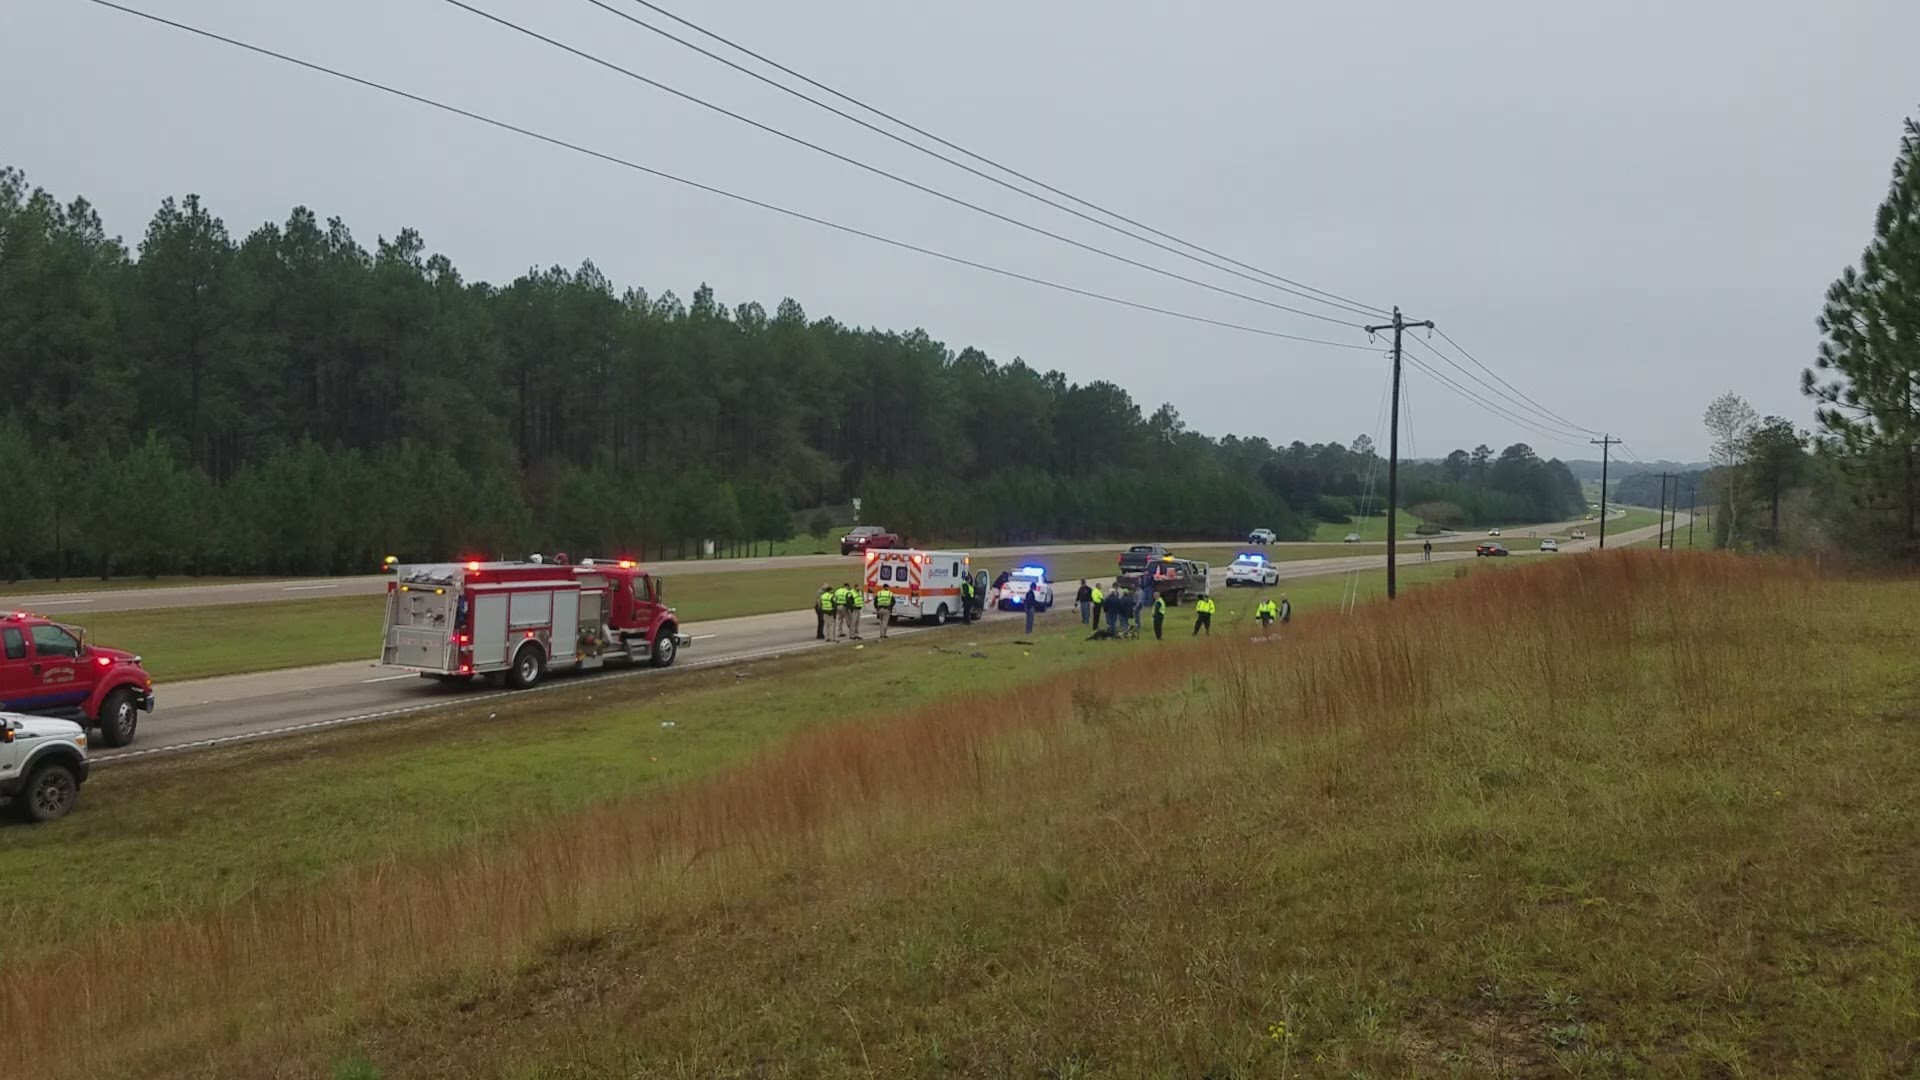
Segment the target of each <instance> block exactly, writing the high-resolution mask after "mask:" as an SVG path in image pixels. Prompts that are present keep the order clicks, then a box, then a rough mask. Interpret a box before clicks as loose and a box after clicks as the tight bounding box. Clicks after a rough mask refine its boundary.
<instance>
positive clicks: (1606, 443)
mask: <svg viewBox="0 0 1920 1080" xmlns="http://www.w3.org/2000/svg"><path fill="white" fill-rule="evenodd" d="M1587 441H1588V442H1590V443H1592V444H1593V445H1595V446H1597V447H1599V448H1600V550H1602V551H1605V550H1606V548H1607V457H1608V454H1609V453H1610V452H1611V451H1612V450H1613V448H1614V447H1615V446H1618V445H1620V440H1619V439H1616V438H1614V437H1613V436H1611V435H1602V436H1600V437H1599V438H1597V439H1588V440H1587Z"/></svg>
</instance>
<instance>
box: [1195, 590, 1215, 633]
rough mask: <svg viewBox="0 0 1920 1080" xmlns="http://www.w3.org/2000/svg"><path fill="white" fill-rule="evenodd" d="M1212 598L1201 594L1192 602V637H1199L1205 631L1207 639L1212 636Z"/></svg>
mask: <svg viewBox="0 0 1920 1080" xmlns="http://www.w3.org/2000/svg"><path fill="white" fill-rule="evenodd" d="M1213 612H1214V603H1213V597H1211V596H1207V595H1206V594H1204V593H1203V594H1201V595H1200V596H1199V597H1198V598H1197V599H1195V600H1194V602H1193V636H1195V637H1199V636H1200V631H1202V630H1205V631H1206V632H1207V636H1208V637H1212V636H1213Z"/></svg>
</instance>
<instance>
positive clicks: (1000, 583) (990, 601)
mask: <svg viewBox="0 0 1920 1080" xmlns="http://www.w3.org/2000/svg"><path fill="white" fill-rule="evenodd" d="M1012 580H1013V572H1012V571H1011V570H1002V571H1000V576H999V577H997V578H994V579H993V588H992V589H990V590H988V591H987V605H988V606H989V607H991V606H994V605H996V604H998V603H999V602H1000V598H1001V597H1002V596H1005V595H1006V594H1007V582H1009V581H1012Z"/></svg>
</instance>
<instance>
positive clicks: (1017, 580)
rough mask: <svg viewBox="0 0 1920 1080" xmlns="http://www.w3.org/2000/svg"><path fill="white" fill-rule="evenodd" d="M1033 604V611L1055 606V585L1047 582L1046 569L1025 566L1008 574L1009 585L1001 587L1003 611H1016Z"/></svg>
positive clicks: (1000, 604)
mask: <svg viewBox="0 0 1920 1080" xmlns="http://www.w3.org/2000/svg"><path fill="white" fill-rule="evenodd" d="M1028 604H1032V605H1033V606H1034V607H1033V610H1035V611H1045V610H1047V609H1048V608H1050V607H1052V606H1053V583H1052V582H1051V581H1048V580H1047V571H1046V568H1045V567H1040V566H1023V567H1021V568H1019V569H1018V570H1012V571H1009V572H1008V577H1007V583H1006V584H1005V585H1002V586H1000V602H999V608H1000V610H1001V611H1015V610H1018V609H1021V608H1024V607H1026V606H1027V605H1028Z"/></svg>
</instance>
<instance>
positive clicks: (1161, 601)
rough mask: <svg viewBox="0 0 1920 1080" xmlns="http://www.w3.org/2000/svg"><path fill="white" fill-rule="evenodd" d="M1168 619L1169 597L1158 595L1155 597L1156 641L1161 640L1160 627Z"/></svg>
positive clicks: (1154, 634)
mask: <svg viewBox="0 0 1920 1080" xmlns="http://www.w3.org/2000/svg"><path fill="white" fill-rule="evenodd" d="M1166 621H1167V598H1166V597H1164V596H1156V597H1154V598H1153V640H1155V641H1159V640H1161V638H1160V627H1161V626H1162V625H1163V624H1164V623H1165V622H1166Z"/></svg>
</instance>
